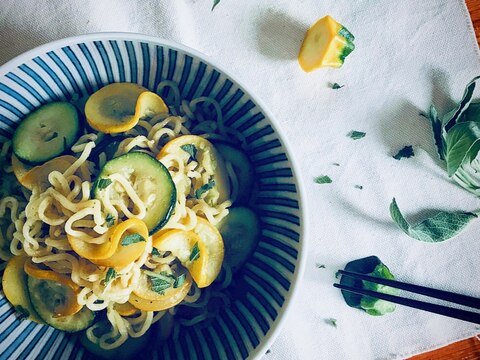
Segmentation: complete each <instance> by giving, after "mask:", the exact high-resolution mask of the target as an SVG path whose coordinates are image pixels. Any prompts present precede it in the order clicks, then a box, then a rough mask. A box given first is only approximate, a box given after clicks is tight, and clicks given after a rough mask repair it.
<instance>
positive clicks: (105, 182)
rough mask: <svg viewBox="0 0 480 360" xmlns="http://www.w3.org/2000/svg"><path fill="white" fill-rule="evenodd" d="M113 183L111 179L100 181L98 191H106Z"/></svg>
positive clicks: (98, 181)
mask: <svg viewBox="0 0 480 360" xmlns="http://www.w3.org/2000/svg"><path fill="white" fill-rule="evenodd" d="M111 183H112V180H110V179H98V180H97V187H98V189H100V190H103V189H106V188H107V187H108V186H109V185H110V184H111Z"/></svg>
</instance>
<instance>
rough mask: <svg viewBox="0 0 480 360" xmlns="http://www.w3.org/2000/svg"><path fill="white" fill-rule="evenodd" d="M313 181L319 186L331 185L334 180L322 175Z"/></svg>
mask: <svg viewBox="0 0 480 360" xmlns="http://www.w3.org/2000/svg"><path fill="white" fill-rule="evenodd" d="M313 181H315V183H317V184H330V183H331V182H332V179H330V177H329V176H327V175H320V176H317V177H316V178H315V179H313Z"/></svg>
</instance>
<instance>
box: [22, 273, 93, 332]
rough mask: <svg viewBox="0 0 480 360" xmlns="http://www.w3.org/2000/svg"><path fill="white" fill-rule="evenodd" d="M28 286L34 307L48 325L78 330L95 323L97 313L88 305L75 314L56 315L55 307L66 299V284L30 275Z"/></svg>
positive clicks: (72, 330) (69, 330) (73, 330)
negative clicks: (64, 289)
mask: <svg viewBox="0 0 480 360" xmlns="http://www.w3.org/2000/svg"><path fill="white" fill-rule="evenodd" d="M27 286H28V292H29V294H30V301H31V302H32V305H33V308H34V309H35V311H36V312H37V314H38V316H40V318H41V319H42V320H43V321H45V322H46V323H47V324H48V325H50V326H52V327H54V328H55V329H58V330H62V331H67V332H77V331H81V330H85V329H86V328H88V327H89V326H91V325H92V324H93V320H94V319H95V314H94V313H93V311H91V310H90V309H88V308H87V307H86V306H84V307H83V308H82V309H81V310H80V311H79V312H77V313H75V314H73V315H68V316H60V317H57V316H55V313H54V311H53V308H54V306H55V305H56V303H57V302H58V301H62V299H64V298H63V297H64V293H63V291H62V289H63V288H64V287H65V285H62V284H59V283H57V282H54V281H51V280H45V279H38V278H36V277H33V276H28V280H27Z"/></svg>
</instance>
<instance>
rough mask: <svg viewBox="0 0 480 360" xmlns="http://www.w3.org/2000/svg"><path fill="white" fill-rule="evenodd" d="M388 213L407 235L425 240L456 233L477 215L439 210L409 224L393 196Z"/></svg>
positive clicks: (439, 240) (442, 237) (444, 237)
mask: <svg viewBox="0 0 480 360" xmlns="http://www.w3.org/2000/svg"><path fill="white" fill-rule="evenodd" d="M390 215H391V217H392V219H393V220H394V221H395V223H396V224H397V225H398V227H399V228H400V229H402V230H403V232H404V233H405V234H407V235H408V236H410V237H412V238H414V239H416V240H420V241H425V242H441V241H445V240H448V239H451V238H452V237H454V236H456V235H458V234H459V233H460V232H461V231H462V230H463V229H464V228H465V227H466V226H467V225H468V224H469V223H470V221H472V220H473V219H475V218H477V215H476V214H474V213H471V212H446V211H440V212H438V213H437V214H436V215H434V216H433V217H430V218H427V219H425V220H423V221H422V222H421V223H419V224H416V225H410V224H409V223H408V222H407V220H405V218H404V217H403V215H402V213H401V212H400V209H399V208H398V205H397V202H396V200H395V198H394V199H393V200H392V203H391V204H390Z"/></svg>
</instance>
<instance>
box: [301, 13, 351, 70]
mask: <svg viewBox="0 0 480 360" xmlns="http://www.w3.org/2000/svg"><path fill="white" fill-rule="evenodd" d="M354 39H355V38H354V36H353V35H352V33H350V32H349V31H348V30H347V29H346V28H345V27H344V26H342V25H341V24H339V23H338V22H336V21H335V20H334V19H333V18H332V17H331V16H328V15H327V16H325V17H323V18H321V19H320V20H318V21H317V22H316V23H315V24H314V25H313V26H312V27H311V28H310V29H309V30H308V31H307V33H306V34H305V38H304V39H303V43H302V46H301V48H300V52H299V54H298V62H299V64H300V67H301V68H302V69H303V70H304V71H306V72H310V71H313V70H315V69H317V68H320V67H334V68H338V67H341V66H342V65H343V62H344V61H345V58H346V57H347V56H348V55H349V54H350V53H351V52H352V51H353V50H354V49H355V45H354V44H353V40H354Z"/></svg>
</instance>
